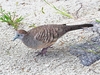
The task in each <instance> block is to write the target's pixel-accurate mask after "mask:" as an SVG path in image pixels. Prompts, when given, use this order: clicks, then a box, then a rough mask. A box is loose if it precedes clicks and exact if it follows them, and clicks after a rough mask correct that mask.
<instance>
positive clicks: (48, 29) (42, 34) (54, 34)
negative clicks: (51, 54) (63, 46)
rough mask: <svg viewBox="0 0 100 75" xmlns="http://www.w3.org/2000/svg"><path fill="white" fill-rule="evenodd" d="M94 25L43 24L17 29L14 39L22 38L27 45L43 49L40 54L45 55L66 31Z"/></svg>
mask: <svg viewBox="0 0 100 75" xmlns="http://www.w3.org/2000/svg"><path fill="white" fill-rule="evenodd" d="M92 26H93V24H81V25H71V26H67V25H66V24H51V25H42V26H38V27H36V28H33V29H31V30H29V31H25V30H17V31H16V36H15V38H14V39H13V41H14V40H15V39H20V40H22V42H23V43H24V44H25V45H26V46H28V47H30V48H33V49H42V50H41V52H39V53H38V55H44V54H46V52H47V49H48V48H49V47H50V46H52V45H53V44H54V43H55V42H56V41H57V40H58V39H59V38H60V37H61V36H63V35H64V34H65V33H66V32H68V31H72V30H77V29H82V28H83V27H92ZM38 55H37V56H38Z"/></svg>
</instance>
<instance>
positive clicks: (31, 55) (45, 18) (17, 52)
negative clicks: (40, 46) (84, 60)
mask: <svg viewBox="0 0 100 75" xmlns="http://www.w3.org/2000/svg"><path fill="white" fill-rule="evenodd" d="M47 1H48V2H50V3H53V4H54V5H55V6H56V7H58V8H59V9H62V8H64V9H66V11H68V12H69V13H70V14H71V15H73V16H74V18H73V19H68V18H67V17H64V16H62V15H60V14H57V13H56V11H55V10H54V9H52V8H51V7H50V6H48V5H47V4H46V3H45V2H43V0H0V6H1V7H2V8H3V9H5V10H6V11H10V12H16V14H17V15H22V16H24V17H25V18H24V20H23V21H22V24H21V26H20V27H19V29H25V30H29V29H31V28H30V27H29V26H30V25H32V24H36V26H39V25H43V24H55V23H58V24H59V23H66V24H68V25H70V24H81V23H94V24H95V19H99V20H100V11H99V10H100V0H68V1H67V0H66V1H65V0H59V1H56V0H47ZM80 3H82V8H81V9H80V11H79V12H78V18H77V16H76V11H77V10H78V9H79V8H80ZM42 7H43V8H44V12H45V14H43V13H42V12H41V9H42ZM95 25H99V24H95ZM94 30H95V29H94ZM14 33H15V30H14V29H13V28H12V27H11V26H8V25H7V24H6V23H2V22H0V75H100V61H96V62H95V63H93V64H92V65H90V66H83V64H81V63H80V60H79V59H78V58H77V57H76V56H73V55H71V54H70V53H69V51H68V49H69V46H72V45H75V44H80V43H84V42H86V41H88V40H90V39H91V38H93V37H95V36H98V34H97V33H96V32H93V31H92V30H91V29H90V28H89V29H84V30H82V29H81V30H76V31H73V32H69V33H67V34H65V35H64V36H63V37H62V38H61V39H59V40H58V41H57V43H56V44H55V45H54V48H50V49H49V50H48V53H47V56H43V57H41V56H39V57H36V54H35V52H36V50H34V49H30V48H28V47H26V46H25V45H24V44H23V43H22V42H21V41H20V40H16V41H15V42H13V41H11V40H12V39H13V37H14ZM37 51H40V50H37Z"/></svg>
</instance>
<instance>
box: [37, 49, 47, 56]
mask: <svg viewBox="0 0 100 75" xmlns="http://www.w3.org/2000/svg"><path fill="white" fill-rule="evenodd" d="M47 49H48V48H43V49H42V51H41V52H36V53H38V54H37V55H36V56H39V55H41V56H43V55H45V56H46V52H47Z"/></svg>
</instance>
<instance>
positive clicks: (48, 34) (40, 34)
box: [30, 25, 65, 43]
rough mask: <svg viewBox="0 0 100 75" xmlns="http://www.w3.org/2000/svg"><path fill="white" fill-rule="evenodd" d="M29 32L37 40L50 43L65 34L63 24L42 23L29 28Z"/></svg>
mask: <svg viewBox="0 0 100 75" xmlns="http://www.w3.org/2000/svg"><path fill="white" fill-rule="evenodd" d="M30 33H31V34H32V35H33V36H34V38H35V39H36V40H38V41H41V42H43V43H52V42H56V41H57V39H58V38H59V37H61V36H62V35H63V34H65V31H64V25H44V26H39V27H36V28H34V29H32V30H30Z"/></svg>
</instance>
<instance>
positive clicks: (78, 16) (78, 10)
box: [76, 3, 82, 18]
mask: <svg viewBox="0 0 100 75" xmlns="http://www.w3.org/2000/svg"><path fill="white" fill-rule="evenodd" d="M80 5H81V6H80V8H79V9H78V10H77V11H76V17H77V18H79V16H78V12H79V11H80V9H81V8H82V3H80Z"/></svg>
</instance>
